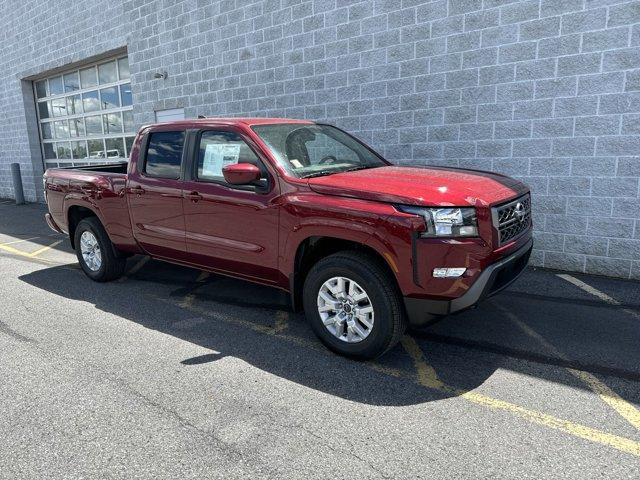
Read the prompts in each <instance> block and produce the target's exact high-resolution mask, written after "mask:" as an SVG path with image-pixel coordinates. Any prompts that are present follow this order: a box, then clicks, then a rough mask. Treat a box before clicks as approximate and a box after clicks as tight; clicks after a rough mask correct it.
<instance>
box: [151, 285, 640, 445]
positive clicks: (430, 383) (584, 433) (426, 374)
mask: <svg viewBox="0 0 640 480" xmlns="http://www.w3.org/2000/svg"><path fill="white" fill-rule="evenodd" d="M149 296H150V297H152V298H154V299H155V300H160V301H162V302H164V303H169V304H171V305H174V306H175V305H176V303H175V302H173V301H171V300H169V299H166V298H162V297H158V296H155V295H149ZM178 306H180V304H178ZM183 308H185V310H189V311H191V312H195V313H197V314H199V315H201V316H205V317H210V318H214V319H215V320H222V321H224V322H227V323H231V324H235V325H239V326H243V327H247V328H250V329H251V330H253V331H255V332H259V333H264V334H267V335H275V330H274V329H273V328H271V327H268V326H266V325H260V324H256V323H253V322H250V321H248V320H242V319H240V318H229V317H227V316H224V317H223V316H219V315H216V314H215V313H213V312H211V311H210V310H208V309H205V308H201V307H198V306H193V305H189V306H186V307H183ZM278 338H280V339H282V340H286V341H289V342H291V343H295V344H296V345H300V346H304V347H307V348H310V349H312V350H314V351H319V352H322V353H325V352H327V351H326V350H325V349H324V348H321V347H320V345H319V344H318V343H317V342H311V341H309V340H306V339H304V338H301V337H297V336H294V335H288V334H282V335H278ZM405 343H406V344H407V345H410V346H409V348H410V350H411V351H412V353H411V354H410V355H412V358H413V359H414V362H425V363H426V361H425V360H424V354H422V352H420V354H418V351H417V350H415V347H416V346H417V343H416V344H415V345H412V344H411V342H407V341H405ZM414 343H415V340H414ZM418 348H419V347H418ZM363 365H365V366H366V367H368V368H371V369H372V370H374V371H377V372H379V373H382V374H385V375H389V376H393V377H396V378H406V379H408V380H411V381H416V383H417V384H418V385H421V386H423V387H425V388H428V389H431V390H435V391H439V392H443V393H446V394H447V395H454V396H458V397H460V398H463V399H465V400H467V401H469V402H472V403H474V404H477V405H482V406H484V407H487V408H490V409H493V410H504V411H507V412H510V413H512V414H515V415H516V416H518V417H520V418H522V419H525V420H528V421H529V422H531V423H535V424H538V425H543V426H545V427H549V428H553V429H555V430H559V431H562V432H565V433H568V434H570V435H572V436H574V437H579V438H582V439H584V440H588V441H590V442H594V443H598V444H600V445H605V446H607V447H612V448H615V449H617V450H620V451H622V452H625V453H629V454H631V455H635V456H637V457H640V442H636V441H634V440H630V439H628V438H624V437H620V436H618V435H613V434H610V433H606V432H603V431H600V430H597V429H594V428H591V427H587V426H585V425H581V424H579V423H575V422H571V421H569V420H563V419H561V418H558V417H554V416H553V415H548V414H546V413H542V412H538V411H536V410H530V409H527V408H524V407H521V406H520V405H516V404H513V403H509V402H505V401H503V400H498V399H495V398H491V397H488V396H486V395H482V394H479V393H476V392H470V391H467V390H462V389H458V388H455V387H452V386H449V385H446V384H444V383H441V384H440V385H439V386H436V385H437V382H440V380H437V377H435V378H436V380H434V377H431V376H430V375H432V374H431V373H430V372H431V370H432V367H430V366H429V365H426V366H421V367H420V370H421V371H422V372H423V374H421V375H418V378H417V379H416V378H414V377H413V376H411V375H409V374H407V373H406V372H404V371H402V370H398V369H395V368H393V367H386V366H383V365H379V364H377V363H375V362H364V363H363ZM433 374H434V375H435V372H434V373H433Z"/></svg>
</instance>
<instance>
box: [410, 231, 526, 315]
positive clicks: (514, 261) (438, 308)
mask: <svg viewBox="0 0 640 480" xmlns="http://www.w3.org/2000/svg"><path fill="white" fill-rule="evenodd" d="M532 248H533V240H529V241H528V242H527V243H526V244H525V245H524V246H522V247H520V248H519V249H518V250H516V251H515V252H513V253H512V254H511V255H509V256H507V257H504V258H502V259H500V260H498V261H497V262H496V263H493V264H491V265H489V266H488V267H487V268H485V269H484V270H483V272H482V273H481V274H480V276H479V277H478V279H477V280H476V281H475V282H474V283H473V285H471V287H470V288H469V290H467V292H466V293H465V294H464V295H462V296H461V297H458V298H455V299H453V300H430V299H425V298H410V297H404V306H405V310H406V312H407V316H408V317H409V323H410V324H412V325H424V324H425V323H428V321H429V320H431V319H433V318H434V317H435V316H438V315H448V314H450V313H454V312H459V311H460V310H465V309H467V308H469V307H472V306H473V305H476V304H477V303H478V302H479V301H481V300H483V299H484V298H487V297H490V296H491V295H495V294H496V293H498V292H499V291H500V290H502V289H504V288H506V287H508V286H509V285H510V284H511V283H513V282H514V281H515V280H516V278H518V277H519V276H520V274H521V273H522V272H523V271H524V269H525V267H526V266H527V263H528V262H529V256H530V255H531V249H532Z"/></svg>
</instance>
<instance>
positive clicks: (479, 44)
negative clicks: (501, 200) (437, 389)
mask: <svg viewBox="0 0 640 480" xmlns="http://www.w3.org/2000/svg"><path fill="white" fill-rule="evenodd" d="M9 3H11V2H9ZM32 3H33V4H34V5H36V4H38V5H39V4H42V3H46V2H42V0H37V1H34V2H32ZM53 3H55V2H53ZM95 3H96V8H95V9H94V8H91V9H89V17H90V21H88V22H87V21H85V22H84V23H82V25H86V24H90V25H91V26H92V27H93V28H92V29H89V30H90V31H89V32H87V29H85V30H83V32H84V33H85V35H86V34H89V39H88V40H87V39H85V38H83V36H82V35H80V34H78V33H77V32H74V33H73V35H72V34H66V33H65V32H66V30H65V29H67V28H69V29H70V31H73V24H74V22H76V21H80V20H79V19H77V18H76V17H72V21H71V22H69V21H68V20H67V21H65V22H56V23H55V24H54V26H53V27H51V28H50V29H48V30H47V29H42V28H39V29H38V28H36V24H34V23H33V22H32V21H30V20H28V19H27V18H26V17H25V15H21V16H20V17H19V19H18V21H17V22H16V21H15V20H12V21H9V24H8V28H9V30H10V32H13V33H9V34H4V39H3V45H4V44H5V43H6V42H9V43H11V41H12V40H11V39H12V38H13V37H12V34H16V32H22V35H23V41H27V40H34V41H35V42H36V43H37V45H38V49H36V53H37V55H35V57H34V56H33V54H32V53H30V52H29V51H27V50H24V49H23V50H20V49H18V50H20V54H19V56H18V55H10V59H9V60H4V59H0V63H4V64H7V65H5V68H4V69H1V70H0V72H6V71H7V68H8V69H9V71H11V72H12V75H13V76H11V75H10V77H11V78H10V81H8V80H7V77H5V78H3V79H0V86H1V87H2V88H1V89H0V96H3V97H6V98H8V99H9V100H10V105H11V106H10V111H11V115H14V116H15V117H16V121H15V122H13V123H14V124H15V125H16V126H15V127H14V126H13V125H12V127H11V128H13V129H14V130H12V132H13V134H12V135H11V136H10V138H11V139H12V140H11V141H13V142H16V143H15V146H14V147H12V150H11V152H10V153H9V154H7V153H6V152H0V172H3V171H4V170H2V169H4V168H5V167H4V163H5V162H6V160H5V159H6V158H7V157H8V156H10V157H11V158H14V157H18V158H22V157H21V156H24V157H28V156H29V153H28V151H27V150H25V148H24V145H23V144H22V143H21V141H20V140H19V134H20V132H21V131H22V130H23V129H24V128H25V127H24V123H25V120H24V112H22V113H21V112H20V108H19V105H17V106H16V107H14V102H16V103H17V104H19V103H20V101H21V100H20V99H18V98H17V95H16V94H15V92H14V88H13V86H14V83H15V78H16V75H18V77H19V76H20V72H21V71H22V72H24V71H25V70H26V71H28V72H32V74H35V73H37V72H36V71H35V70H38V69H40V71H44V70H45V69H46V68H45V67H47V66H49V67H48V68H52V67H51V66H50V65H52V64H59V65H63V64H64V63H61V62H64V61H67V63H68V60H67V59H68V57H69V56H72V57H73V58H74V59H81V58H83V55H84V56H88V54H89V53H91V52H93V53H94V54H95V53H98V52H99V50H100V49H103V50H107V49H108V48H116V47H118V46H126V47H127V49H128V52H129V58H130V64H131V71H132V88H133V94H134V104H135V106H134V116H135V120H136V123H138V124H142V123H146V122H151V121H153V119H154V110H158V109H165V108H176V107H183V108H185V112H186V114H187V116H191V117H194V116H196V115H198V114H205V115H212V116H214V115H215V116H221V115H225V116H239V115H259V116H289V117H305V118H311V119H317V120H323V121H328V122H331V123H334V124H337V125H338V126H341V127H343V128H345V129H347V130H349V131H351V132H353V133H355V134H357V135H358V136H359V137H360V138H362V139H363V140H365V141H367V142H369V143H371V144H372V145H373V146H374V147H375V148H377V149H378V150H379V151H380V152H381V153H383V154H384V155H385V156H386V157H387V158H388V159H390V160H392V161H394V162H397V163H403V164H419V165H426V164H439V165H451V166H460V167H467V168H478V169H486V170H494V171H498V172H503V173H506V174H508V175H512V176H515V177H518V178H521V179H523V180H524V181H525V182H526V183H528V184H529V185H530V186H531V188H532V191H533V203H534V208H535V216H534V221H535V229H536V250H535V252H534V255H533V257H532V261H533V262H534V264H536V265H541V266H546V267H551V268H559V269H567V270H573V271H579V272H590V273H598V274H604V275H613V276H620V277H623V278H628V277H633V278H640V198H639V192H640V190H639V189H640V187H639V177H640V153H639V152H640V148H639V147H640V135H638V134H639V133H640V127H639V125H640V123H639V122H638V120H639V119H640V48H639V47H640V1H636V0H634V1H630V0H624V1H623V0H432V1H426V0H363V1H355V0H314V1H300V0H222V1H206V0H185V1H179V0H176V1H167V0H163V1H161V0H152V1H151V0H149V1H143V0H125V1H122V2H120V3H118V2H95ZM20 5H22V3H20ZM31 7H33V5H31ZM105 8H110V9H111V11H112V12H113V14H112V15H111V16H107V17H105V16H104V14H103V13H104V12H103V11H102V10H103V9H105ZM11 14H13V13H11ZM94 14H95V15H96V16H97V17H99V18H97V17H92V15H94ZM86 15H87V14H86V12H85V16H86ZM2 18H4V19H5V20H0V23H1V22H3V21H4V22H7V20H6V18H7V16H4V17H2ZM105 19H106V20H105ZM116 19H117V20H116ZM112 20H113V21H112ZM42 21H44V19H43V20H42ZM25 23H27V25H25ZM67 25H70V26H69V27H67ZM27 27H28V28H27ZM60 30H63V32H62V34H61V32H60ZM1 31H2V29H0V32H1ZM105 32H106V38H105ZM61 35H62V36H63V37H64V38H67V42H66V43H65V42H60V41H59V40H58V38H59V37H60V36H61ZM69 39H72V40H73V41H71V43H69ZM51 42H52V43H53V45H51V44H50V43H51ZM7 51H11V49H9V50H7ZM32 57H33V58H32ZM0 58H1V57H0ZM16 58H21V59H26V61H27V65H29V68H25V67H24V66H23V67H22V70H21V69H20V68H16V67H15V65H14V63H15V62H16ZM160 71H167V73H168V78H167V79H166V80H162V79H155V78H154V73H156V72H160ZM16 72H17V74H16ZM20 78H23V77H20ZM23 108H24V107H23ZM14 109H15V112H14ZM20 122H22V124H21V123H20ZM2 135H3V133H0V136H2ZM5 138H7V140H8V139H9V137H5ZM9 143H10V142H9ZM12 145H13V144H12ZM3 189H4V190H3ZM3 191H6V185H5V183H4V180H3V177H2V173H0V195H2V194H3Z"/></svg>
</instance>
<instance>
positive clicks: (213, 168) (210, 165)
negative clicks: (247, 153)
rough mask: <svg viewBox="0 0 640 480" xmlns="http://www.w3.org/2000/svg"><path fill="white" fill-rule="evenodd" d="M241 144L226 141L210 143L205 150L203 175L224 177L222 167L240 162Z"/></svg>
mask: <svg viewBox="0 0 640 480" xmlns="http://www.w3.org/2000/svg"><path fill="white" fill-rule="evenodd" d="M239 157H240V145H229V144H225V143H209V144H208V145H207V147H206V149H205V151H204V162H203V164H202V175H203V176H205V177H222V169H223V168H224V167H226V166H227V165H233V164H236V163H238V158H239Z"/></svg>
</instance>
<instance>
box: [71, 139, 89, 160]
mask: <svg viewBox="0 0 640 480" xmlns="http://www.w3.org/2000/svg"><path fill="white" fill-rule="evenodd" d="M71 153H72V154H73V158H86V157H87V144H86V142H71Z"/></svg>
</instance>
